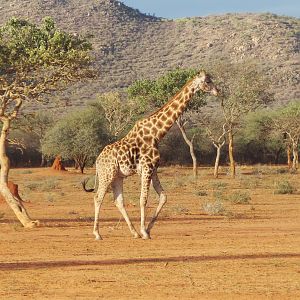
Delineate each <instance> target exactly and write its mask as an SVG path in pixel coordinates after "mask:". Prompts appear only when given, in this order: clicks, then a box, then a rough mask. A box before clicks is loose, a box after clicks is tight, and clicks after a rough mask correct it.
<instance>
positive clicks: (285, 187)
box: [275, 180, 296, 194]
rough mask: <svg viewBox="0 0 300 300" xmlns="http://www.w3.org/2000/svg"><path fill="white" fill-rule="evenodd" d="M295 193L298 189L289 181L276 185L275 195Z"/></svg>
mask: <svg viewBox="0 0 300 300" xmlns="http://www.w3.org/2000/svg"><path fill="white" fill-rule="evenodd" d="M295 192H296V188H295V187H294V186H293V185H292V184H291V183H290V182H289V181H288V180H284V181H281V182H278V183H277V185H276V190H275V194H293V193H295Z"/></svg>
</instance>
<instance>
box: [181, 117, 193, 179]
mask: <svg viewBox="0 0 300 300" xmlns="http://www.w3.org/2000/svg"><path fill="white" fill-rule="evenodd" d="M176 124H177V126H178V128H179V129H180V132H181V134H182V137H183V139H184V141H185V142H186V144H187V145H188V146H189V149H190V155H191V158H192V161H193V176H194V177H197V175H198V168H197V157H196V154H195V149H194V144H193V140H194V136H193V138H192V139H191V140H190V139H189V138H188V137H187V135H186V132H185V129H184V125H182V124H181V123H180V121H179V120H177V121H176Z"/></svg>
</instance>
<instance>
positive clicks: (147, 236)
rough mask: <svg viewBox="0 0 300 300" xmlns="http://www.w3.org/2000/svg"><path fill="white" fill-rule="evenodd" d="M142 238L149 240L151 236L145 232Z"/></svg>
mask: <svg viewBox="0 0 300 300" xmlns="http://www.w3.org/2000/svg"><path fill="white" fill-rule="evenodd" d="M142 239H143V240H151V237H150V235H149V234H148V233H147V234H143V235H142Z"/></svg>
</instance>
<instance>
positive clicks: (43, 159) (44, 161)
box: [40, 153, 46, 167]
mask: <svg viewBox="0 0 300 300" xmlns="http://www.w3.org/2000/svg"><path fill="white" fill-rule="evenodd" d="M45 164H46V159H45V155H44V154H43V153H42V160H41V164H40V167H44V166H45Z"/></svg>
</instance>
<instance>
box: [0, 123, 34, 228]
mask: <svg viewBox="0 0 300 300" xmlns="http://www.w3.org/2000/svg"><path fill="white" fill-rule="evenodd" d="M1 120H2V122H3V127H2V131H1V136H0V164H1V171H0V192H1V194H2V196H3V198H4V199H5V200H6V202H7V204H8V205H9V206H10V208H11V209H12V210H13V211H14V213H15V215H16V216H17V218H18V219H19V221H20V222H21V223H22V225H23V226H24V227H26V228H32V227H35V226H38V224H39V222H38V221H33V220H31V219H30V217H29V215H28V214H27V211H26V209H25V207H24V206H23V204H22V202H21V201H20V200H18V199H17V198H15V197H14V196H13V194H12V193H11V191H10V190H9V188H8V186H7V184H8V173H9V169H10V161H9V158H8V156H7V154H6V138H7V135H8V130H9V128H10V120H9V119H8V118H5V117H2V118H1Z"/></svg>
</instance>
